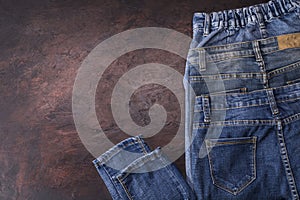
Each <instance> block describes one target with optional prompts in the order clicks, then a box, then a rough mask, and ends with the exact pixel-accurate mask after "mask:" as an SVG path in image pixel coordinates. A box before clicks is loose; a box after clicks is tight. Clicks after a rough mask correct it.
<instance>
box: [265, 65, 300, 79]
mask: <svg viewBox="0 0 300 200" xmlns="http://www.w3.org/2000/svg"><path fill="white" fill-rule="evenodd" d="M298 67H300V62H296V63H293V64H290V65H287V66H285V67H281V68H278V69H275V70H273V71H270V72H269V73H268V76H269V77H270V78H271V77H273V76H276V75H278V74H282V73H284V72H288V71H292V70H295V69H297V68H298Z"/></svg>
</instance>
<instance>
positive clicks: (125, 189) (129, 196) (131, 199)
mask: <svg viewBox="0 0 300 200" xmlns="http://www.w3.org/2000/svg"><path fill="white" fill-rule="evenodd" d="M117 179H118V181H119V182H120V184H121V186H122V187H123V189H124V191H125V193H126V195H127V197H128V199H130V200H133V198H132V196H131V194H130V193H129V190H128V188H127V187H126V185H125V183H124V182H123V181H122V180H121V179H120V178H119V177H117Z"/></svg>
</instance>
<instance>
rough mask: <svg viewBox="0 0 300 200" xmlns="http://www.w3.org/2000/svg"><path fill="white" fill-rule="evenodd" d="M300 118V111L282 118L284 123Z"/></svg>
mask: <svg viewBox="0 0 300 200" xmlns="http://www.w3.org/2000/svg"><path fill="white" fill-rule="evenodd" d="M299 119H300V113H297V114H295V115H292V116H289V117H287V118H285V119H283V120H282V122H283V124H289V123H291V122H294V121H297V120H299Z"/></svg>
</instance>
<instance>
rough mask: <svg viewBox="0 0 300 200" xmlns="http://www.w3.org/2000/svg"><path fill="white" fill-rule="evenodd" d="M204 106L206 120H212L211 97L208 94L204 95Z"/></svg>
mask: <svg viewBox="0 0 300 200" xmlns="http://www.w3.org/2000/svg"><path fill="white" fill-rule="evenodd" d="M202 106H203V113H204V122H210V98H209V96H208V95H205V96H203V98H202Z"/></svg>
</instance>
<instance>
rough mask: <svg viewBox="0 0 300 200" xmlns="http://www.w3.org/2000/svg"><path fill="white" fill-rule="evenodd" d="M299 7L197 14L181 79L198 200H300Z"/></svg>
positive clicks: (279, 0)
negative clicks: (183, 88)
mask: <svg viewBox="0 0 300 200" xmlns="http://www.w3.org/2000/svg"><path fill="white" fill-rule="evenodd" d="M299 13H300V3H299V1H290V0H275V1H270V2H268V3H265V4H259V5H255V6H250V7H247V8H241V9H234V10H225V11H220V12H213V13H195V14H194V18H193V41H192V43H191V45H190V51H189V55H188V59H187V65H186V71H185V75H184V81H183V82H184V85H185V90H186V129H185V132H186V145H187V146H189V147H190V148H188V151H187V152H186V170H187V179H188V182H189V184H190V185H191V186H192V188H193V190H194V191H195V194H196V195H197V198H198V199H204V200H209V199H222V200H224V199H246V200H248V199H249V200H251V199H299V192H300V160H299V158H300V42H299V41H300V34H299V32H300V15H299Z"/></svg>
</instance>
